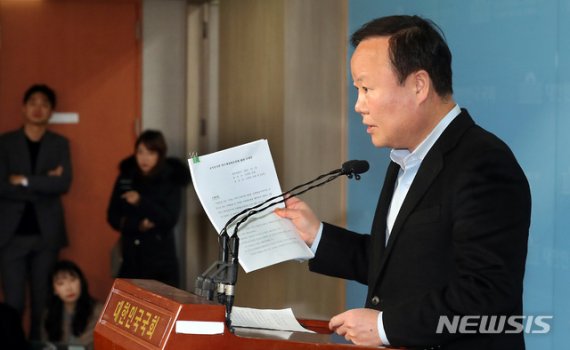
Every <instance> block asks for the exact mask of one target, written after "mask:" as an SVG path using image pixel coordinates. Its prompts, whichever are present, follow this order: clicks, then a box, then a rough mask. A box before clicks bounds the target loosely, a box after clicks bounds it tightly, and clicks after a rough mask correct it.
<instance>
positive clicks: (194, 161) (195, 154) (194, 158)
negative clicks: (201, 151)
mask: <svg viewBox="0 0 570 350" xmlns="http://www.w3.org/2000/svg"><path fill="white" fill-rule="evenodd" d="M190 156H191V157H192V164H197V163H200V157H198V152H193V153H192V154H191V155H190Z"/></svg>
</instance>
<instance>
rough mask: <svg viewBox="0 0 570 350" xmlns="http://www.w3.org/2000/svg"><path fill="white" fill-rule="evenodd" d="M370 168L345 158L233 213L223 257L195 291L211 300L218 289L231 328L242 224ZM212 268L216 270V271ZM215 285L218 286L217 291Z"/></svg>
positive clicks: (199, 280) (224, 234)
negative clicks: (336, 164) (257, 215)
mask: <svg viewBox="0 0 570 350" xmlns="http://www.w3.org/2000/svg"><path fill="white" fill-rule="evenodd" d="M369 168H370V166H369V164H368V162H367V161H365V160H349V161H347V162H344V163H343V164H342V166H341V168H340V169H335V170H332V171H330V172H328V173H325V174H322V175H319V176H317V177H316V178H314V179H313V180H311V181H308V182H306V183H304V184H301V185H298V186H295V187H293V188H292V189H290V190H288V191H285V192H283V193H281V194H279V195H276V196H273V197H271V198H268V199H267V200H265V201H263V202H262V203H259V204H257V205H254V206H252V207H249V208H246V209H244V210H242V211H241V212H239V213H237V214H236V215H234V216H232V217H231V218H230V219H229V220H228V221H227V222H226V224H225V225H224V228H223V229H222V230H221V231H220V238H219V244H220V253H219V259H220V260H218V261H216V262H215V263H214V264H213V265H212V266H210V268H208V269H207V270H206V271H205V272H204V273H202V275H201V276H199V277H198V278H196V281H195V293H196V294H197V295H201V296H204V297H207V298H208V300H212V299H213V297H214V293H216V294H217V297H218V302H220V303H221V304H225V305H226V324H227V325H228V328H230V329H231V320H230V315H231V310H232V306H233V302H234V296H235V284H236V282H237V271H238V268H237V266H238V263H239V260H238V250H239V237H238V234H237V232H238V228H239V226H240V225H241V224H243V223H244V222H245V221H246V220H247V219H248V218H250V217H251V216H253V215H255V214H257V213H259V212H262V211H264V210H265V209H268V208H270V207H272V206H274V205H277V204H279V203H283V202H285V201H286V199H287V198H289V197H294V196H298V195H301V194H303V193H305V192H307V191H309V190H311V189H313V188H315V187H319V186H322V185H324V184H326V183H328V182H330V181H332V180H334V179H336V178H338V177H339V176H342V175H346V177H348V178H349V179H352V178H353V177H354V178H355V180H360V174H362V173H365V172H367V171H368V169H369ZM238 219H239V220H238ZM236 220H237V223H236V224H235V227H234V230H233V235H232V236H231V237H230V236H229V234H228V232H227V230H228V228H229V226H230V225H232V224H233V223H234V222H236ZM212 271H214V272H213V273H212ZM214 289H216V291H215V292H214Z"/></svg>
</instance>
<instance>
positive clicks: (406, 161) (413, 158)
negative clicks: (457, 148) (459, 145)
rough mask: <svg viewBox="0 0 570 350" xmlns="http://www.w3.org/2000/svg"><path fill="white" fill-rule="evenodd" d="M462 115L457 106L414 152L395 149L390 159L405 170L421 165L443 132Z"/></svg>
mask: <svg viewBox="0 0 570 350" xmlns="http://www.w3.org/2000/svg"><path fill="white" fill-rule="evenodd" d="M460 113H461V108H459V105H455V106H454V107H453V108H452V109H451V110H450V111H449V112H448V113H447V114H446V115H445V117H443V119H441V120H440V121H439V123H437V125H436V126H435V128H433V130H432V131H431V132H430V133H429V135H428V136H427V137H426V138H425V139H424V140H423V141H422V142H421V143H420V144H419V146H418V147H416V149H415V150H414V151H413V152H410V151H408V150H407V149H395V148H394V149H392V151H390V159H392V161H393V162H395V163H397V164H398V165H399V166H400V168H402V169H403V170H405V169H406V167H407V166H410V165H413V164H417V163H421V162H422V161H423V160H424V158H425V156H426V154H427V153H428V152H429V150H430V149H431V148H432V146H433V145H434V144H435V142H436V141H437V139H439V137H440V136H441V134H442V133H443V131H444V130H445V129H446V128H447V126H448V125H449V124H450V123H451V122H452V121H453V119H455V117H457V116H458V115H459V114H460Z"/></svg>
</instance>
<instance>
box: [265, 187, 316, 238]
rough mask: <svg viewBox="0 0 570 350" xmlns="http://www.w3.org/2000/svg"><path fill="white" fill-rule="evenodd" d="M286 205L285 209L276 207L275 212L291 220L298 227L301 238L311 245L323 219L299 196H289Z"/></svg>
mask: <svg viewBox="0 0 570 350" xmlns="http://www.w3.org/2000/svg"><path fill="white" fill-rule="evenodd" d="M285 205H286V206H287V208H285V209H281V208H277V209H275V214H277V215H279V216H280V217H282V218H286V219H289V220H291V222H293V225H295V228H297V232H298V233H299V236H301V239H303V241H305V243H307V245H308V246H311V244H313V241H314V240H315V237H316V236H317V231H319V226H320V225H321V221H320V220H319V219H318V218H317V217H316V215H315V213H313V210H311V208H310V207H309V206H308V205H307V203H305V202H303V201H302V200H300V199H299V198H297V197H290V198H287V200H286V201H285Z"/></svg>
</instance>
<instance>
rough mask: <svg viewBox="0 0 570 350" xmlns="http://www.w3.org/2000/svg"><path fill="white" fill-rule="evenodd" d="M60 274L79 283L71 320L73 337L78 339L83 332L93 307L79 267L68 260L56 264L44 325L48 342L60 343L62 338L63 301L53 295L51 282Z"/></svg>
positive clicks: (52, 275)
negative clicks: (76, 279) (77, 296)
mask: <svg viewBox="0 0 570 350" xmlns="http://www.w3.org/2000/svg"><path fill="white" fill-rule="evenodd" d="M62 273H64V274H69V275H71V276H74V277H77V278H79V281H80V282H81V292H80V294H79V299H77V304H76V305H75V312H74V313H73V318H72V320H71V333H72V334H73V335H74V336H76V337H78V336H80V335H81V333H83V332H84V331H85V329H86V328H87V324H88V322H89V318H90V317H91V315H92V313H93V308H94V305H95V299H93V297H91V295H90V294H89V288H88V285H87V279H85V276H84V275H83V272H81V269H80V268H79V266H77V265H76V264H75V263H73V262H71V261H69V260H61V261H59V262H57V263H56V264H55V266H54V268H53V270H52V272H51V274H50V286H51V297H50V300H49V302H48V307H47V316H46V320H45V323H44V327H45V329H46V331H47V334H48V339H49V340H50V341H61V340H62V337H63V301H62V300H61V299H60V298H59V296H57V295H56V294H55V290H54V288H53V281H54V280H55V278H56V276H58V275H59V274H62Z"/></svg>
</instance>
